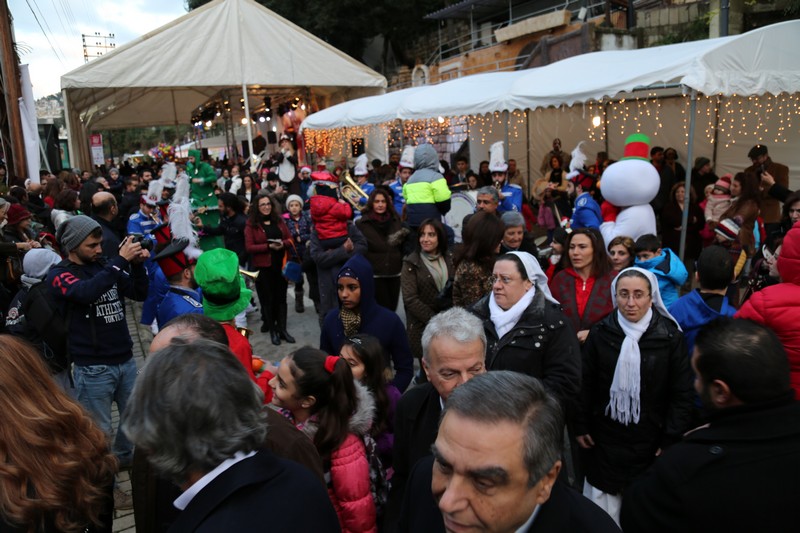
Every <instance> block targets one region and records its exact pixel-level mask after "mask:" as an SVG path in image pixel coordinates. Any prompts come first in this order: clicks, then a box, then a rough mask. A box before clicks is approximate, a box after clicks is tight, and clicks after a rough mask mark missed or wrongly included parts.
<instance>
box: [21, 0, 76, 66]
mask: <svg viewBox="0 0 800 533" xmlns="http://www.w3.org/2000/svg"><path fill="white" fill-rule="evenodd" d="M25 3H26V4H28V8H29V9H30V10H31V13H32V14H33V18H34V19H35V20H36V24H38V25H39V29H40V30H42V33H43V34H44V38H45V39H47V43H48V44H49V45H50V49H51V50H52V51H53V55H55V56H56V59H58V61H59V63H61V66H63V67H64V68H66V65H65V64H64V58H63V54H64V52H61V55H60V56H59V54H58V52H56V48H55V46H53V42H52V41H51V40H50V36H48V35H47V32H46V31H44V27H43V26H42V23H41V21H40V20H39V17H38V16H37V15H36V12H35V11H34V10H33V6H31V3H30V0H25ZM33 3H34V4H35V3H36V0H33ZM36 7H37V8H38V7H39V6H38V5H37V6H36ZM42 18H44V17H42ZM45 25H47V20H45ZM47 28H48V29H50V26H47ZM51 33H52V31H51ZM60 49H61V48H60V47H59V50H60Z"/></svg>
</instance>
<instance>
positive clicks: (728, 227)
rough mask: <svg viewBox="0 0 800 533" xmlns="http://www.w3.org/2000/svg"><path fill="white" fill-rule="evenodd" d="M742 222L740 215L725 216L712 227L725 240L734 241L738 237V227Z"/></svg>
mask: <svg viewBox="0 0 800 533" xmlns="http://www.w3.org/2000/svg"><path fill="white" fill-rule="evenodd" d="M741 224H742V218H741V217H738V216H737V217H733V218H726V219H725V220H722V221H721V222H720V223H719V225H718V226H717V227H716V228H715V229H714V232H715V233H716V234H717V235H719V236H720V237H724V238H725V239H726V240H729V241H735V240H736V239H738V238H739V227H740V226H741Z"/></svg>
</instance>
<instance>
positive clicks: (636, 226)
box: [600, 133, 661, 243]
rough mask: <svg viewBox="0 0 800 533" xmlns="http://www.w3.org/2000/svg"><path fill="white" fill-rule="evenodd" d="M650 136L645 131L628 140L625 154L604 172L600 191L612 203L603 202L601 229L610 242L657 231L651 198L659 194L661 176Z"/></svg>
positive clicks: (634, 237)
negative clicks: (653, 154)
mask: <svg viewBox="0 0 800 533" xmlns="http://www.w3.org/2000/svg"><path fill="white" fill-rule="evenodd" d="M649 152H650V139H649V138H648V137H647V136H646V135H643V134H641V133H636V134H634V135H631V136H630V137H628V138H627V139H626V140H625V154H624V155H623V156H622V158H620V160H619V161H617V162H616V163H613V164H611V165H609V166H608V168H607V169H606V170H605V172H603V177H602V182H601V185H600V191H601V192H602V194H603V198H604V199H605V200H606V202H608V203H609V204H611V205H610V206H608V205H605V202H604V205H603V210H602V211H603V223H602V224H601V225H600V232H601V233H602V234H603V239H604V240H605V242H606V243H608V242H611V240H612V239H613V238H614V237H619V236H625V237H630V238H632V239H633V240H634V241H635V240H636V239H638V238H639V237H641V236H642V235H647V234H653V235H655V234H656V215H655V213H654V212H653V208H652V207H650V202H651V201H652V200H653V198H655V197H656V194H658V187H659V185H660V183H661V179H660V177H659V175H658V171H657V170H656V168H655V167H654V166H653V165H652V163H650V159H649V157H648V156H649Z"/></svg>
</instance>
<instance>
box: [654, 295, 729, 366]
mask: <svg viewBox="0 0 800 533" xmlns="http://www.w3.org/2000/svg"><path fill="white" fill-rule="evenodd" d="M668 309H669V314H671V315H672V316H673V317H674V318H675V320H677V321H678V324H680V326H681V329H682V330H683V336H684V337H685V338H686V348H687V350H688V352H689V357H690V358H691V357H692V352H693V351H694V340H695V338H696V337H697V334H698V333H699V332H700V330H701V329H702V328H703V327H704V326H705V325H706V324H708V323H709V322H711V321H712V320H715V319H717V318H719V317H723V316H733V315H734V314H735V313H736V308H734V307H732V306H731V305H730V304H729V303H728V297H727V296H725V297H724V298H723V300H722V308H721V309H720V310H719V311H715V310H714V309H711V308H710V307H709V306H708V304H706V302H705V300H703V297H702V296H701V295H700V289H695V290H693V291H692V292H690V293H689V294H686V295H684V296H681V297H680V298H678V300H677V301H676V302H675V303H674V304H672V305H671V306H670V307H669V308H668Z"/></svg>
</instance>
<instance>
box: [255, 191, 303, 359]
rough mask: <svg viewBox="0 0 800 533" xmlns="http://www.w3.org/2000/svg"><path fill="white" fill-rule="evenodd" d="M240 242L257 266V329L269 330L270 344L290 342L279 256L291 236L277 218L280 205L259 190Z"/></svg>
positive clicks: (284, 286)
mask: <svg viewBox="0 0 800 533" xmlns="http://www.w3.org/2000/svg"><path fill="white" fill-rule="evenodd" d="M244 243H245V249H246V250H247V253H249V254H250V258H251V259H250V264H251V266H252V268H256V269H258V278H256V292H257V293H258V302H259V304H260V305H261V321H262V324H261V331H262V332H267V331H269V332H270V338H271V340H272V344H274V345H275V346H278V345H280V343H281V339H283V340H285V341H286V342H288V343H290V344H294V342H295V340H294V337H292V336H291V335H289V332H288V331H287V330H286V313H287V311H286V289H287V285H288V284H287V283H286V278H284V277H283V274H282V273H281V269H282V268H283V255H284V253H285V252H286V248H287V247H289V246H291V245H292V235H291V233H289V228H287V227H286V223H285V222H284V221H283V219H282V218H281V212H280V207H278V203H277V202H276V201H275V198H273V197H272V196H269V195H266V194H263V193H259V195H258V197H257V198H256V202H255V205H253V206H252V207H251V208H250V218H249V219H248V221H247V225H246V226H245V227H244Z"/></svg>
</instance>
